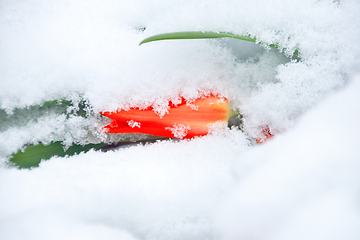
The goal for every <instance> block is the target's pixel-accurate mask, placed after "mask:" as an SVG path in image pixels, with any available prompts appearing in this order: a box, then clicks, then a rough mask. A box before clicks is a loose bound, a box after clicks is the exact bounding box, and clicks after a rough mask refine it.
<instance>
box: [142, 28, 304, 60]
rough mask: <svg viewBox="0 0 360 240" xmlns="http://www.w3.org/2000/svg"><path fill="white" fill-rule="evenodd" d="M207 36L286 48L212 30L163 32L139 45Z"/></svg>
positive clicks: (295, 53) (244, 36)
mask: <svg viewBox="0 0 360 240" xmlns="http://www.w3.org/2000/svg"><path fill="white" fill-rule="evenodd" d="M206 38H235V39H239V40H243V41H248V42H253V43H259V44H264V45H267V46H269V47H272V48H276V49H279V50H282V51H284V50H286V49H285V48H281V47H280V46H279V45H277V44H266V43H263V42H259V41H257V39H256V38H253V37H250V36H249V35H238V34H233V33H227V32H211V31H190V32H171V33H163V34H158V35H154V36H151V37H148V38H145V39H144V40H142V41H141V42H140V44H139V45H141V44H144V43H148V42H154V41H161V40H179V39H206ZM293 54H294V55H297V56H298V55H299V51H298V50H296V51H295V52H294V53H293Z"/></svg>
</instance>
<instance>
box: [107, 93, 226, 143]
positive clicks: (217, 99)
mask: <svg viewBox="0 0 360 240" xmlns="http://www.w3.org/2000/svg"><path fill="white" fill-rule="evenodd" d="M168 106H170V109H169V111H168V113H167V114H165V115H164V116H159V115H158V114H156V113H155V112H154V109H152V108H151V107H149V108H146V109H139V108H132V109H130V110H128V111H126V110H117V111H116V112H101V113H100V114H102V115H104V116H106V117H108V118H110V119H112V120H113V121H112V122H111V123H110V124H109V125H107V126H105V127H104V130H105V131H106V132H108V133H143V134H150V135H156V136H161V137H170V138H178V139H190V138H193V137H195V136H204V135H207V134H208V132H209V130H210V127H211V125H213V124H214V123H216V122H221V121H224V122H227V121H228V120H229V118H230V116H231V109H230V106H229V103H228V101H227V99H226V98H224V97H221V96H214V95H211V96H203V97H200V98H198V99H196V100H195V101H194V102H192V103H189V102H188V101H186V100H185V99H184V98H181V102H180V103H179V104H174V103H173V102H171V101H170V102H169V105H168Z"/></svg>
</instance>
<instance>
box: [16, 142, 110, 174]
mask: <svg viewBox="0 0 360 240" xmlns="http://www.w3.org/2000/svg"><path fill="white" fill-rule="evenodd" d="M106 145H107V144H106V143H100V144H88V145H85V146H81V145H72V146H71V147H70V148H68V149H67V150H64V146H63V145H62V144H61V142H53V143H51V144H49V145H43V144H38V145H35V146H28V147H27V148H25V151H23V152H22V151H20V150H19V151H18V152H17V153H14V154H12V155H11V158H10V160H9V162H10V163H12V164H14V165H15V166H17V167H18V168H31V167H38V166H39V163H40V162H41V160H48V159H50V158H51V157H53V156H59V157H64V156H66V155H68V156H73V155H75V154H79V153H81V152H87V151H89V150H90V149H99V148H101V147H104V146H106Z"/></svg>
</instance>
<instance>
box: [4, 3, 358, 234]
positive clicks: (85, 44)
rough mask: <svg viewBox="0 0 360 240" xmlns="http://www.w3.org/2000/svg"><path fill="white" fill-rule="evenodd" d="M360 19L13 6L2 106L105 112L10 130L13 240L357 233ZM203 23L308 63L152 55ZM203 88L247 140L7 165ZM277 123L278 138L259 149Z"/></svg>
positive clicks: (98, 137) (265, 6)
mask: <svg viewBox="0 0 360 240" xmlns="http://www.w3.org/2000/svg"><path fill="white" fill-rule="evenodd" d="M359 12H360V3H359V2H358V1H356V0H354V1H351V0H344V1H342V0H339V1H325V0H324V1H312V0H294V1H285V0H273V1H264V0H256V1H241V0H240V1H234V0H232V1H226V0H223V1H211V0H210V1H209V0H208V1H203V0H199V1H193V0H192V1H190V0H186V1H185V0H184V1H178V2H171V1H141V0H138V1H111V0H104V1H95V0H93V1H83V0H79V1H75V2H74V1H49V0H48V1H44V0H31V1H19V0H18V1H15V0H9V1H1V2H0V30H1V34H0V56H1V57H0V108H1V109H4V110H6V111H7V113H8V114H11V112H13V111H14V109H16V108H26V107H28V106H30V105H36V104H41V103H42V102H44V101H49V100H54V99H60V98H66V99H68V100H72V101H74V102H76V101H79V99H80V98H82V99H85V100H86V101H87V102H88V103H89V105H91V107H92V109H91V110H89V111H90V112H91V114H92V115H91V117H89V118H87V119H82V118H77V117H70V118H66V117H65V116H63V115H58V114H56V113H49V114H48V115H47V116H42V117H41V118H39V119H31V120H28V119H18V120H17V122H16V123H8V122H6V123H3V126H1V127H0V160H1V164H2V167H1V168H0V192H1V194H0V239H257V240H260V239H274V240H275V239H277V240H278V239H317V240H319V239H359V237H360V233H359V230H358V229H359V228H360V208H359V202H360V177H359V174H358V173H359V171H360V148H359V146H360V141H359V136H360V127H359V122H360V107H359V103H360V94H359V93H360V75H359V74H360V71H359V66H360V44H359V43H360V40H359V39H360V17H359V16H358V15H359V14H358V13H359ZM143 28H146V29H145V31H143V30H142V29H143ZM190 30H194V31H199V30H204V31H229V32H233V33H238V34H244V33H249V34H251V35H252V36H256V37H258V38H259V39H260V40H261V41H264V42H268V43H272V42H274V43H279V44H280V45H281V46H283V47H285V48H286V49H287V51H288V54H291V53H292V52H293V51H294V50H295V49H298V50H299V51H300V60H296V59H293V60H291V59H290V58H289V57H286V56H285V54H283V53H279V52H277V51H275V50H271V51H270V52H268V51H266V50H264V48H263V47H259V46H257V45H254V44H251V43H246V42H242V41H237V40H182V41H163V42H153V43H148V44H145V45H142V46H140V47H139V46H138V44H139V42H140V41H141V40H142V39H144V38H146V37H148V36H151V35H154V34H158V33H164V32H173V31H190ZM198 90H204V91H214V92H218V93H221V94H222V95H224V96H226V97H227V98H228V99H229V101H230V103H231V106H232V108H233V109H235V110H240V112H241V113H242V115H243V116H244V132H242V131H239V130H236V129H233V130H222V131H220V130H219V131H218V132H215V133H214V134H213V135H210V136H207V137H203V138H197V139H194V140H191V141H165V142H159V143H155V144H150V145H146V146H134V147H130V148H123V149H119V150H116V151H109V152H96V151H90V152H88V153H86V154H80V155H77V156H72V157H68V158H52V159H50V160H49V161H46V162H42V163H41V164H40V167H39V168H34V169H32V170H18V169H15V168H8V167H6V165H4V162H5V161H6V158H7V156H8V155H9V154H11V153H12V152H15V151H17V150H19V149H20V148H22V147H23V145H24V144H27V143H37V142H39V141H41V142H51V141H63V142H64V144H66V145H71V144H72V143H73V142H75V143H89V142H90V143H91V142H94V143H96V142H99V141H112V140H114V139H109V138H106V136H105V135H104V133H101V132H99V129H100V125H101V124H102V123H103V122H102V121H103V120H102V119H101V118H100V116H99V114H98V112H99V111H102V110H114V109H117V108H119V107H126V106H129V105H141V106H145V105H154V106H157V107H158V108H159V109H160V110H161V109H162V107H164V104H166V103H167V101H168V100H169V99H172V98H176V97H177V96H178V95H180V94H181V95H183V96H185V97H188V98H191V97H196V95H197V94H198ZM265 125H268V126H270V127H271V129H272V130H273V132H274V133H276V136H275V137H274V138H273V139H271V140H269V141H268V142H266V143H265V144H262V145H254V144H253V139H254V138H256V137H258V136H259V135H261V130H260V129H261V126H265Z"/></svg>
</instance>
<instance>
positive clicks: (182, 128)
mask: <svg viewBox="0 0 360 240" xmlns="http://www.w3.org/2000/svg"><path fill="white" fill-rule="evenodd" d="M165 130H169V131H171V133H172V134H173V135H174V137H175V138H178V139H183V138H184V137H185V136H186V135H187V133H188V131H189V130H190V126H187V125H184V124H176V123H175V124H174V126H173V127H166V128H165Z"/></svg>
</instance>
